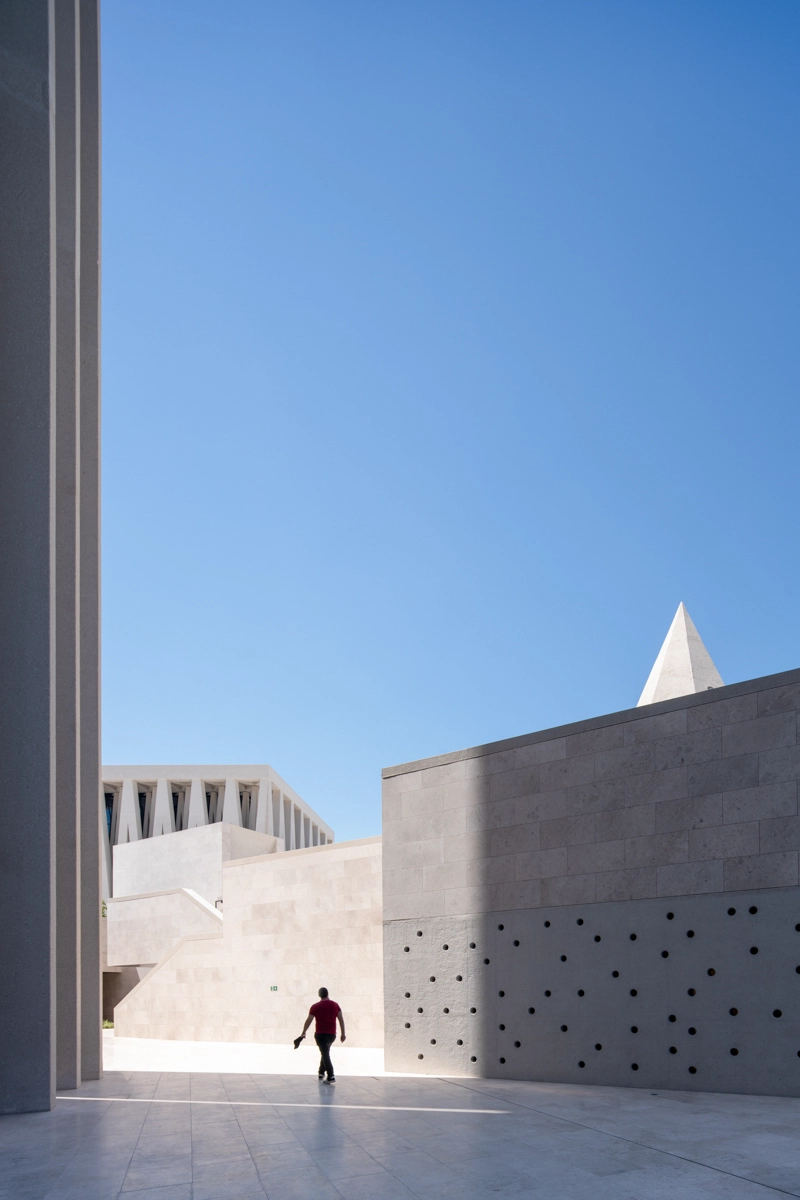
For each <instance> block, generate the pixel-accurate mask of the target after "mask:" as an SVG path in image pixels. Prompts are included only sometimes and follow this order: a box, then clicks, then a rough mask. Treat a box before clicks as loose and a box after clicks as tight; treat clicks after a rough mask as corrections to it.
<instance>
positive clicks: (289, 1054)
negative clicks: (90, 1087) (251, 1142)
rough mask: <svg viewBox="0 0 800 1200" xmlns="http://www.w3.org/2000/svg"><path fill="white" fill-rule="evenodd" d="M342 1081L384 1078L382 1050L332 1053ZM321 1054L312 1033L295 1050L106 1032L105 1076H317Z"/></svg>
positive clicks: (336, 1049) (336, 1050)
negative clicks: (197, 1073) (132, 1073)
mask: <svg viewBox="0 0 800 1200" xmlns="http://www.w3.org/2000/svg"><path fill="white" fill-rule="evenodd" d="M331 1055H332V1058H333V1065H334V1068H335V1070H336V1074H337V1075H342V1076H344V1075H350V1076H358V1075H362V1076H363V1075H372V1076H375V1075H385V1074H386V1072H385V1071H384V1069H383V1050H365V1049H361V1048H360V1047H357V1046H348V1045H347V1044H346V1043H345V1045H344V1046H342V1045H340V1043H339V1042H338V1041H337V1042H335V1043H334V1046H333V1047H332V1049H331ZM318 1066H319V1050H317V1047H316V1046H315V1044H314V1038H313V1037H312V1036H311V1034H310V1033H309V1034H308V1035H307V1036H306V1040H305V1042H303V1043H302V1045H301V1046H300V1047H299V1049H297V1050H295V1049H294V1048H293V1047H292V1046H291V1045H289V1046H279V1045H265V1044H263V1043H257V1042H253V1043H251V1042H167V1041H163V1042H162V1041H156V1040H155V1039H151V1038H120V1037H115V1036H114V1030H113V1029H104V1030H103V1067H104V1069H105V1070H106V1071H181V1072H185V1071H212V1072H214V1073H216V1074H226V1075H237V1074H243V1075H316V1073H317V1068H318Z"/></svg>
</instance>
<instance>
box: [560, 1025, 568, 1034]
mask: <svg viewBox="0 0 800 1200" xmlns="http://www.w3.org/2000/svg"><path fill="white" fill-rule="evenodd" d="M568 1028H569V1026H568V1025H562V1026H561V1032H562V1033H566V1032H567V1029H568Z"/></svg>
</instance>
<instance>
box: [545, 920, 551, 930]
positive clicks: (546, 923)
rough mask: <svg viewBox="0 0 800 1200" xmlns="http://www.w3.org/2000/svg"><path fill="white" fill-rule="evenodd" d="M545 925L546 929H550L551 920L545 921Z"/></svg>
mask: <svg viewBox="0 0 800 1200" xmlns="http://www.w3.org/2000/svg"><path fill="white" fill-rule="evenodd" d="M544 927H545V929H549V928H550V922H549V921H545V923H544Z"/></svg>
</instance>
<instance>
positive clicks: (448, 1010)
mask: <svg viewBox="0 0 800 1200" xmlns="http://www.w3.org/2000/svg"><path fill="white" fill-rule="evenodd" d="M442 1012H443V1013H449V1012H450V1009H449V1008H443V1009H442Z"/></svg>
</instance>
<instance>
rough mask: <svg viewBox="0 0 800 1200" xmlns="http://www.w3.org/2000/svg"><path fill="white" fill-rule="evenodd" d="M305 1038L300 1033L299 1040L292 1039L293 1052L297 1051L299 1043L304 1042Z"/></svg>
mask: <svg viewBox="0 0 800 1200" xmlns="http://www.w3.org/2000/svg"><path fill="white" fill-rule="evenodd" d="M305 1036H306V1035H305V1034H304V1033H301V1034H300V1037H299V1038H295V1039H294V1048H295V1050H296V1049H297V1047H298V1046H299V1045H300V1043H301V1042H303V1041H305Z"/></svg>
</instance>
